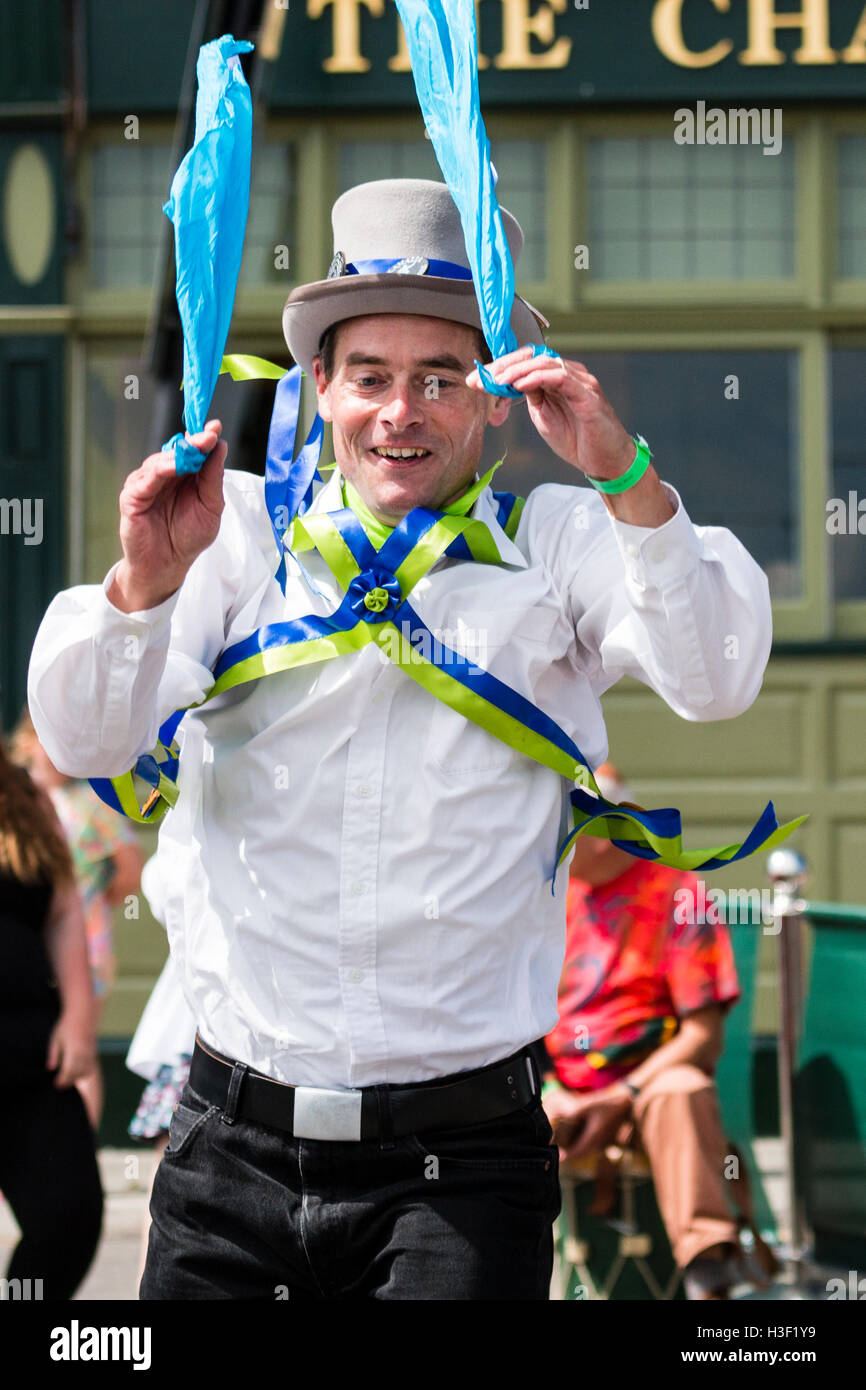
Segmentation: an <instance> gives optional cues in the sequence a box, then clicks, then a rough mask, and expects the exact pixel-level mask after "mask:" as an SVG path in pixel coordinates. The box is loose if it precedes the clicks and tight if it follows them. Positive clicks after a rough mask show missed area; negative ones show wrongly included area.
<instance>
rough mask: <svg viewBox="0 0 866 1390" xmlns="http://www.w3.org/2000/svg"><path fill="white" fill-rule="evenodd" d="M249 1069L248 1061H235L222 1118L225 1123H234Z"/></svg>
mask: <svg viewBox="0 0 866 1390" xmlns="http://www.w3.org/2000/svg"><path fill="white" fill-rule="evenodd" d="M248 1071H249V1067H248V1066H247V1064H246V1062H235V1064H234V1066H233V1067H232V1074H231V1079H230V1081H229V1093H228V1095H227V1096H226V1107H225V1110H224V1111H223V1113H222V1115H220V1119H221V1120H222V1122H223V1124H224V1125H233V1124H234V1122H235V1116H236V1115H237V1111H238V1105H239V1104H240V1099H241V1087H242V1086H243V1084H244V1079H245V1078H246V1074H247V1072H248Z"/></svg>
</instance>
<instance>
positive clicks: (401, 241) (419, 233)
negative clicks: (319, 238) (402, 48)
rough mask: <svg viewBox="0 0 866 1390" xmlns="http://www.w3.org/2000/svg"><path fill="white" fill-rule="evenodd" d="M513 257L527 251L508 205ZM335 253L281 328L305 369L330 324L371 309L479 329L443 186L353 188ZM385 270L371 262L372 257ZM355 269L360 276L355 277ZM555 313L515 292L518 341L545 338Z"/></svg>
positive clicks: (335, 218)
mask: <svg viewBox="0 0 866 1390" xmlns="http://www.w3.org/2000/svg"><path fill="white" fill-rule="evenodd" d="M500 212H501V213H502V225H503V228H504V231H505V236H506V239H507V241H508V246H509V250H510V251H511V259H512V261H513V263H514V266H515V273H516V267H517V260H518V257H519V255H520V252H521V249H522V247H523V232H522V230H521V228H520V224H519V223H518V221H517V219H516V218H515V217H513V216H512V214H511V213H510V212H507V211H506V209H505V208H500ZM331 222H332V224H333V228H334V259H333V261H332V262H331V268H330V270H329V272H328V278H327V279H325V280H315V281H313V283H312V284H309V285H298V286H297V287H296V288H295V289H293V290H292V292H291V294H290V295H289V297H288V299H287V300H286V305H285V308H284V310H283V333H284V334H285V338H286V343H287V344H288V347H289V351H290V352H291V354H292V356H293V358H294V359H295V361H296V362H298V363H300V365H301V368H302V369H303V371H305V372H307V373H310V374H312V369H313V358H314V357H315V355H316V353H317V352H318V350H319V340H320V339H321V336H322V334H323V333H324V332H325V330H326V329H327V328H330V327H331V325H332V324H335V323H339V322H340V321H341V320H342V319H350V318H356V317H358V316H359V315H363V314H426V315H428V316H430V317H432V318H441V319H451V320H453V321H454V322H456V323H467V324H470V325H471V326H472V327H473V328H480V327H481V318H480V315H479V312H478V301H477V299H476V297H475V286H474V285H473V283H472V276H471V271H470V268H469V258H468V256H467V254H466V243H465V240H464V237H463V227H462V225H461V222H460V214H459V212H458V211H457V206H456V204H455V203H454V200H453V198H452V197H451V194H450V192H449V190H448V187H447V185H446V184H444V183H436V182H434V181H433V180H432V179H380V180H377V181H376V182H374V183H360V184H358V185H357V186H356V187H355V188H349V189H347V191H346V192H345V193H343V194H342V195H341V196H340V197H339V198H338V199H337V201H336V203H335V204H334V207H333V210H332V212H331ZM373 261H384V262H385V263H386V265H385V266H375V267H371V266H370V262H373ZM356 271H357V273H355V272H356ZM542 326H543V327H545V328H547V327H549V324H548V321H547V319H546V318H545V317H544V315H543V314H540V313H539V312H538V310H537V309H533V307H532V305H531V304H528V303H527V301H526V300H525V299H521V298H520V296H519V295H517V294H515V296H514V304H513V306H512V311H511V327H512V329H513V330H514V334H515V336H516V338H517V342H518V344H521V345H522V344H523V343H535V342H539V341H543V334H542Z"/></svg>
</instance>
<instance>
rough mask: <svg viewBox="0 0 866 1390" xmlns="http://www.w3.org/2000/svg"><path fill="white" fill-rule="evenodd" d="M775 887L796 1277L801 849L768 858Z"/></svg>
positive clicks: (804, 870) (783, 1104)
mask: <svg viewBox="0 0 866 1390" xmlns="http://www.w3.org/2000/svg"><path fill="white" fill-rule="evenodd" d="M767 874H768V877H769V878H770V880H771V882H772V884H773V890H774V891H773V918H774V927H775V930H776V934H777V937H778V942H779V954H778V970H779V1053H778V1057H779V1073H778V1074H779V1122H780V1129H781V1134H782V1147H783V1153H784V1162H785V1190H786V1194H787V1205H788V1241H787V1247H788V1248H787V1252H786V1256H787V1261H788V1265H789V1272H790V1273H791V1274H792V1275H793V1276H794V1277H795V1278H796V1277H797V1276H798V1275H799V1270H800V1262H801V1260H802V1259H803V1257H804V1255H805V1253H806V1250H805V1240H806V1235H805V1222H804V1219H803V1210H802V1200H801V1197H800V1193H799V1191H798V1187H797V1171H796V1152H795V1132H794V1126H795V1121H794V1073H795V1071H796V1067H797V1051H798V1046H799V1039H800V1027H801V1022H802V1009H803V962H802V945H803V941H802V931H801V928H800V919H801V917H802V915H803V913H804V911H805V909H806V902H805V901H804V899H803V898H802V897H801V896H800V890H801V889H802V887H803V885H804V884H805V882H806V879H807V877H808V867H807V864H806V860H805V859H804V858H803V856H802V855H801V854H798V853H797V852H796V850H792V849H776V850H773V852H772V854H770V855H769V856H768V857H767Z"/></svg>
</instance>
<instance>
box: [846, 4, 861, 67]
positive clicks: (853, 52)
mask: <svg viewBox="0 0 866 1390" xmlns="http://www.w3.org/2000/svg"><path fill="white" fill-rule="evenodd" d="M842 62H843V63H866V6H864V8H863V13H862V14H861V16H860V19H859V22H858V24H857V28H856V29H855V30H854V33H853V34H852V35H851V42H850V43H849V45H848V47H847V48H846V49H844V50H843V53H842Z"/></svg>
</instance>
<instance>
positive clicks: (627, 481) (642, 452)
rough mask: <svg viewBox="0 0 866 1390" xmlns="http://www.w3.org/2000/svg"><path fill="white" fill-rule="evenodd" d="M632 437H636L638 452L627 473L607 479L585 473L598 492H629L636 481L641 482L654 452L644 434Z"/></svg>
mask: <svg viewBox="0 0 866 1390" xmlns="http://www.w3.org/2000/svg"><path fill="white" fill-rule="evenodd" d="M632 438H633V439H634V442H635V448H636V449H637V453H636V454H635V456H634V462H633V463H632V466H631V468H629V470H628V471H627V472H626V473H623V474H622V476H621V477H619V478H610V479H608V480H605V479H603V478H591V477H590V476H589V474H588V473H585V474H584V475H583V476H584V477H585V478H586V481H587V482H588V483H592V485H593V487H594V488H595V490H596V492H628V490H629V488H630V487H634V485H635V483H639V482H640V480H641V478H642V477H643V475H644V473H645V472H646V471H647V469H648V468H649V464H650V459H651V458H652V454H651V453H650V449H649V445H648V444H647V442H646V440H645V439H644V437H643V435H640V434H636V435H633V436H632Z"/></svg>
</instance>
